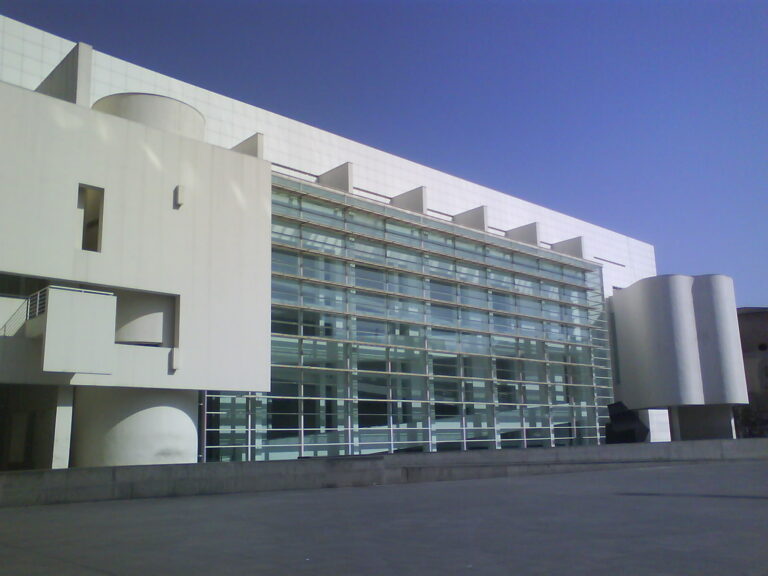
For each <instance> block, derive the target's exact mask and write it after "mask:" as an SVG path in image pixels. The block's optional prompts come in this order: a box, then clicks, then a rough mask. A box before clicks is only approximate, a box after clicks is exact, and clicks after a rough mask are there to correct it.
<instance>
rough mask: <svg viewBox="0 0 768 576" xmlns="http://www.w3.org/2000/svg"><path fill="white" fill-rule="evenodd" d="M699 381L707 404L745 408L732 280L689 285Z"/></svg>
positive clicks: (716, 278)
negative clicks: (694, 315)
mask: <svg viewBox="0 0 768 576" xmlns="http://www.w3.org/2000/svg"><path fill="white" fill-rule="evenodd" d="M693 304H694V308H695V310H696V331H697V333H698V342H699V357H700V358H701V377H702V381H703V387H704V401H705V402H706V403H707V404H746V403H748V402H749V399H748V397H747V388H746V376H745V372H744V357H743V355H742V352H741V341H740V337H739V320H738V316H737V314H736V295H735V293H734V290H733V280H732V279H731V278H729V277H728V276H723V275H722V274H716V275H711V276H697V277H696V281H695V282H694V285H693Z"/></svg>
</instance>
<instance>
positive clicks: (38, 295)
mask: <svg viewBox="0 0 768 576" xmlns="http://www.w3.org/2000/svg"><path fill="white" fill-rule="evenodd" d="M47 309H48V288H47V287H46V288H43V289H42V290H38V291H37V292H35V293H34V294H32V296H30V297H29V298H28V299H27V320H31V319H32V318H37V317H38V316H42V315H43V314H45V312H46V310H47Z"/></svg>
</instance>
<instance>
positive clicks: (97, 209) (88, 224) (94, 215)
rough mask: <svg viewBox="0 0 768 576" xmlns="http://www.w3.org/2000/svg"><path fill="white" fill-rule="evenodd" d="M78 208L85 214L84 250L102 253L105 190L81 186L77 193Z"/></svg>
mask: <svg viewBox="0 0 768 576" xmlns="http://www.w3.org/2000/svg"><path fill="white" fill-rule="evenodd" d="M77 207H78V209H79V210H82V212H83V236H82V249H83V250H88V251H89V252H101V231H102V217H103V213H104V190H103V189H101V188H95V187H93V186H86V185H85V184H81V185H80V187H79V189H78V191H77Z"/></svg>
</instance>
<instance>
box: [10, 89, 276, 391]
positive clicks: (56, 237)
mask: <svg viewBox="0 0 768 576" xmlns="http://www.w3.org/2000/svg"><path fill="white" fill-rule="evenodd" d="M0 125H2V126H3V137H2V138H0V191H2V194H0V271H2V272H5V273H10V274H18V275H24V276H36V277H43V278H52V279H55V280H59V281H69V282H72V283H76V284H77V283H84V284H86V286H87V287H90V288H93V287H101V288H103V289H105V290H107V291H109V290H110V289H115V288H126V289H132V290H139V291H147V292H152V293H157V294H163V295H168V296H178V298H179V310H180V314H179V318H178V324H179V333H178V342H179V348H180V351H181V355H182V357H183V365H182V367H181V368H180V369H179V370H177V371H175V372H174V371H172V370H169V360H168V354H169V351H168V350H167V349H166V350H161V351H160V352H158V351H157V350H138V351H130V352H128V351H124V350H120V351H118V352H117V355H118V357H117V358H116V368H115V371H113V373H112V374H111V375H109V376H98V375H89V374H76V375H75V376H73V377H72V380H71V382H72V384H82V385H106V386H139V387H157V388H185V389H221V390H266V389H268V388H269V332H270V326H269V317H270V301H269V298H268V297H266V295H268V294H269V293H270V260H271V256H270V219H271V183H270V178H271V176H270V167H269V164H268V163H267V162H264V161H263V160H260V159H257V158H254V157H251V156H246V155H243V154H239V153H236V152H231V151H229V150H225V149H222V148H219V147H216V146H212V145H210V144H206V143H203V142H200V141H195V140H191V139H188V138H184V137H182V136H177V135H173V134H169V133H167V132H161V131H158V130H154V129H152V128H148V127H146V126H143V125H141V124H138V123H135V122H130V121H127V120H123V119H121V118H117V117H114V116H110V115H107V114H102V113H98V112H93V111H90V110H87V109H85V108H83V107H80V106H76V105H74V104H70V103H67V102H63V101H60V100H56V99H54V98H51V97H48V96H44V95H41V94H37V93H33V92H29V91H27V90H24V89H21V88H17V87H14V86H10V85H7V84H0ZM80 184H87V185H90V186H95V187H98V188H102V189H104V209H103V220H102V228H103V232H102V241H101V252H89V251H85V250H82V249H81V237H82V214H81V212H80V211H79V210H78V208H77V199H78V186H79V185H80ZM180 184H181V185H183V186H184V190H185V203H184V205H183V206H181V207H179V208H178V209H176V207H175V205H174V189H175V188H176V186H178V185H180ZM3 340H8V339H3ZM0 344H2V345H3V346H5V347H8V346H11V347H18V346H19V344H18V343H8V342H2V343H0ZM26 348H28V349H29V348H30V346H29V345H26ZM32 348H33V347H32ZM117 348H125V346H118V347H117ZM0 353H2V350H0ZM129 357H130V362H132V363H133V364H130V363H129V362H128V361H127V360H126V359H127V358H129ZM3 364H4V365H3V366H2V367H0V382H7V381H12V382H17V383H19V382H20V381H19V380H9V379H10V378H11V377H15V376H18V369H17V368H15V367H12V366H11V367H8V366H5V362H4V363H3ZM121 366H122V368H121ZM30 370H31V365H29V364H28V363H27V364H25V367H24V373H25V380H23V381H21V382H44V381H48V380H49V378H47V377H45V376H44V375H43V374H41V373H40V372H39V369H38V370H37V372H36V373H30ZM8 371H10V372H14V371H15V372H16V374H9V373H8Z"/></svg>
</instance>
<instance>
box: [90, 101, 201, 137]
mask: <svg viewBox="0 0 768 576" xmlns="http://www.w3.org/2000/svg"><path fill="white" fill-rule="evenodd" d="M93 109H94V110H96V111H98V112H104V113H106V114H112V115H113V116H119V117H120V118H125V119H126V120H133V121H134V122H140V123H142V124H145V125H146V126H150V127H152V128H157V129H158V130H164V131H165V132H171V133H173V134H178V135H180V136H186V137H187V138H194V139H195V140H202V139H203V138H204V137H205V118H204V117H203V115H202V114H200V112H198V111H197V110H196V109H195V108H193V107H192V106H190V105H189V104H185V103H184V102H182V101H180V100H176V99H175V98H169V97H167V96H159V95H157V94H139V93H133V92H126V93H123V94H112V95H110V96H105V97H104V98H101V99H100V100H98V101H97V102H95V103H94V104H93Z"/></svg>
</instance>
